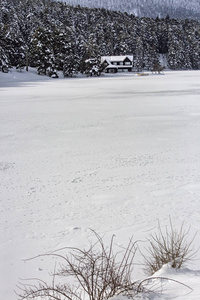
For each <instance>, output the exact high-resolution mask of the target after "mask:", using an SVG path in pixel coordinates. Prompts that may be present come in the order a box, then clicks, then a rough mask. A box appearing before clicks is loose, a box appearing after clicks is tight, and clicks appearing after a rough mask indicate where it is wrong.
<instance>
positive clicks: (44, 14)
mask: <svg viewBox="0 0 200 300" xmlns="http://www.w3.org/2000/svg"><path fill="white" fill-rule="evenodd" d="M199 44H200V23H199V22H198V21H197V20H191V19H172V18H170V17H169V16H166V17H165V18H159V17H156V18H148V17H136V16H135V15H133V14H131V15H129V14H127V13H126V12H119V11H118V12H117V11H109V10H106V9H104V8H86V7H80V6H70V5H68V4H66V3H65V2H62V1H61V2H59V1H51V0H21V1H19V0H1V2H0V68H1V69H2V71H5V70H7V69H8V68H10V67H11V66H12V67H13V66H14V67H16V68H19V69H20V68H23V67H24V66H26V67H28V66H31V67H36V68H37V70H38V74H47V72H48V74H49V75H52V74H56V72H57V70H62V71H63V72H64V75H66V76H68V75H72V74H73V73H75V72H77V71H80V72H86V71H87V68H91V65H92V67H94V65H98V62H99V58H100V57H101V56H110V55H133V65H134V68H135V69H136V70H137V71H140V70H151V69H152V67H153V66H154V65H155V64H157V63H158V62H159V58H160V57H161V56H162V57H164V58H165V61H166V65H167V67H168V68H170V69H173V70H177V69H200V45H199ZM88 59H92V62H93V63H92V64H91V60H90V62H89V60H88ZM88 62H89V63H88Z"/></svg>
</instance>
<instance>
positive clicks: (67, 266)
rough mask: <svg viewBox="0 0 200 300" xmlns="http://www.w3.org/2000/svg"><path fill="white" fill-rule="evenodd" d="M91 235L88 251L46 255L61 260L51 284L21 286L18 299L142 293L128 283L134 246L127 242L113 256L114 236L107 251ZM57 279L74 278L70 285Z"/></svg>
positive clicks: (93, 299) (95, 299)
mask: <svg viewBox="0 0 200 300" xmlns="http://www.w3.org/2000/svg"><path fill="white" fill-rule="evenodd" d="M94 233H95V236H96V238H97V241H96V243H93V244H91V246H90V247H89V249H88V250H81V249H79V248H63V249H61V250H62V251H63V250H66V249H70V254H69V255H66V256H65V255H62V254H60V252H61V251H60V250H59V251H57V252H55V253H53V254H45V255H44V256H52V255H53V256H55V257H57V258H59V259H60V260H61V261H62V263H61V264H60V267H59V270H58V271H56V270H55V271H54V273H53V274H52V275H53V280H52V284H50V285H49V284H47V283H46V282H44V281H41V280H36V284H27V283H26V284H25V283H23V284H22V285H21V288H20V289H21V294H18V296H19V297H20V299H21V300H23V299H40V300H41V299H48V300H53V299H54V300H66V299H68V300H82V299H83V298H85V296H86V298H87V299H89V300H104V299H108V298H110V297H112V296H114V295H119V294H122V293H123V294H131V293H138V292H139V291H141V290H142V289H141V286H140V289H138V283H137V282H132V280H131V274H132V269H133V260H134V256H135V252H136V246H135V243H133V242H132V241H130V242H129V244H128V246H127V247H126V248H124V249H121V250H120V251H119V252H117V253H114V251H113V239H114V236H113V237H112V238H111V241H110V244H109V247H108V248H106V247H105V245H104V242H103V239H102V238H101V237H100V236H99V235H98V234H97V233H96V232H94ZM119 256H120V259H119ZM58 278H62V279H63V278H64V279H65V278H67V279H68V282H72V281H71V278H73V284H68V283H66V284H57V283H56V281H57V279H58Z"/></svg>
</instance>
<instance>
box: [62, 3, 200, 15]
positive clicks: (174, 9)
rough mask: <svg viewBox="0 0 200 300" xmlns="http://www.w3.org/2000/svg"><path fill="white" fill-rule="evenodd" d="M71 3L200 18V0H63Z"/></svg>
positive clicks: (136, 13) (146, 13)
mask: <svg viewBox="0 0 200 300" xmlns="http://www.w3.org/2000/svg"><path fill="white" fill-rule="evenodd" d="M63 1H65V2H66V3H68V4H70V5H80V6H87V7H100V8H106V9H110V10H116V11H123V12H128V13H129V14H134V15H136V16H140V17H141V16H142V17H143V16H145V17H154V18H155V17H157V16H159V17H166V16H167V15H169V16H170V17H172V18H183V19H185V18H189V19H190V18H194V19H200V1H199V0H190V1H186V0H148V1H147V0H123V1H121V0H92V1H91V0H63Z"/></svg>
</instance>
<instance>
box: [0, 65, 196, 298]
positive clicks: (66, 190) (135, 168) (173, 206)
mask: <svg viewBox="0 0 200 300" xmlns="http://www.w3.org/2000/svg"><path fill="white" fill-rule="evenodd" d="M5 76H6V77H5ZM13 76H15V77H13ZM20 76H24V77H23V80H22V77H20ZM5 78H6V80H5ZM40 79H41V77H40V76H38V75H36V74H34V73H32V74H31V73H28V74H27V73H26V72H24V73H23V74H20V73H19V74H17V73H16V72H14V73H13V72H11V73H8V74H0V141H1V147H0V185H1V187H0V193H1V196H0V201H1V216H0V222H1V236H0V251H1V258H0V259H1V262H0V264H1V277H2V278H1V280H0V291H1V293H0V294H1V296H0V299H2V300H5V299H7V300H14V299H16V296H15V295H14V292H13V289H14V288H15V285H16V284H17V281H18V279H19V277H24V278H27V277H41V278H44V277H45V276H46V274H47V273H48V271H51V270H52V265H51V264H50V263H49V262H48V261H44V260H37V261H34V262H33V261H31V262H24V261H23V259H26V258H29V257H32V256H35V255H37V254H40V253H44V252H47V251H48V252H49V251H53V250H55V249H58V248H60V247H62V246H79V247H84V246H87V245H88V237H90V235H91V232H90V230H88V228H92V229H95V230H96V231H97V232H98V233H99V234H101V235H102V234H104V233H106V236H108V237H109V235H111V234H115V235H116V238H117V239H116V242H117V243H120V244H121V245H123V244H126V243H127V240H128V239H129V238H130V237H131V236H133V237H134V239H135V240H137V239H144V238H145V237H147V235H148V233H149V232H151V231H153V230H156V227H157V220H158V218H159V219H160V221H161V224H162V225H165V224H168V218H169V215H170V216H171V218H172V220H173V223H174V224H175V226H180V224H181V223H182V221H185V223H186V224H188V225H190V226H191V234H193V233H194V232H196V230H199V228H200V221H199V220H200V206H199V196H200V152H199V149H200V135H199V132H200V102H199V99H200V86H199V82H200V72H198V71H183V72H166V73H165V76H157V75H153V76H144V77H138V76H135V75H134V74H131V75H124V76H122V75H121V76H115V77H113V76H107V77H106V76H104V77H100V78H79V79H51V78H48V77H42V80H40ZM196 244H197V245H198V244H199V235H198V236H197V238H196ZM53 267H54V266H53ZM189 267H190V268H192V269H194V270H200V263H199V261H197V262H195V265H191V266H189ZM137 272H138V273H137V274H136V275H137V276H138V277H142V276H143V274H141V272H140V271H139V270H137ZM181 274H182V273H181ZM190 274H193V275H195V276H193V275H192V277H191V278H193V279H194V286H195V282H197V281H198V279H199V273H198V272H196V273H194V272H193V273H192V272H191V273H190ZM173 276H174V275H173ZM176 276H178V277H177V278H178V280H179V278H180V276H182V275H180V274H179V273H178V275H176ZM183 276H185V278H188V273H186V274H185V275H183ZM180 279H181V278H180ZM193 279H192V280H193ZM180 281H181V280H180ZM189 285H190V284H189ZM191 285H192V286H193V283H191ZM176 286H177V285H176ZM181 289H182V287H180V288H179V287H178V286H177V294H175V296H177V299H181V300H182V299H192V300H193V299H198V297H196V298H191V295H196V296H197V293H195V291H194V292H193V294H190V296H188V298H183V295H180V294H179V292H178V291H181ZM195 290H196V288H195ZM173 295H174V292H172V294H169V295H167V296H166V299H174V297H173ZM184 295H185V294H184ZM198 295H199V294H198ZM155 297H158V296H155ZM167 297H168V298H167ZM184 297H186V295H185V296H184ZM154 299H159V298H154ZM160 299H164V298H160Z"/></svg>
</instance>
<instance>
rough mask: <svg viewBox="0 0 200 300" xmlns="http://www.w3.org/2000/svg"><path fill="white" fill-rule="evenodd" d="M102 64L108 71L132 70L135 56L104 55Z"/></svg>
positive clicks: (105, 70)
mask: <svg viewBox="0 0 200 300" xmlns="http://www.w3.org/2000/svg"><path fill="white" fill-rule="evenodd" d="M101 64H102V66H103V69H104V72H106V73H117V72H131V71H132V68H133V56H131V55H123V56H102V57H101Z"/></svg>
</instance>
